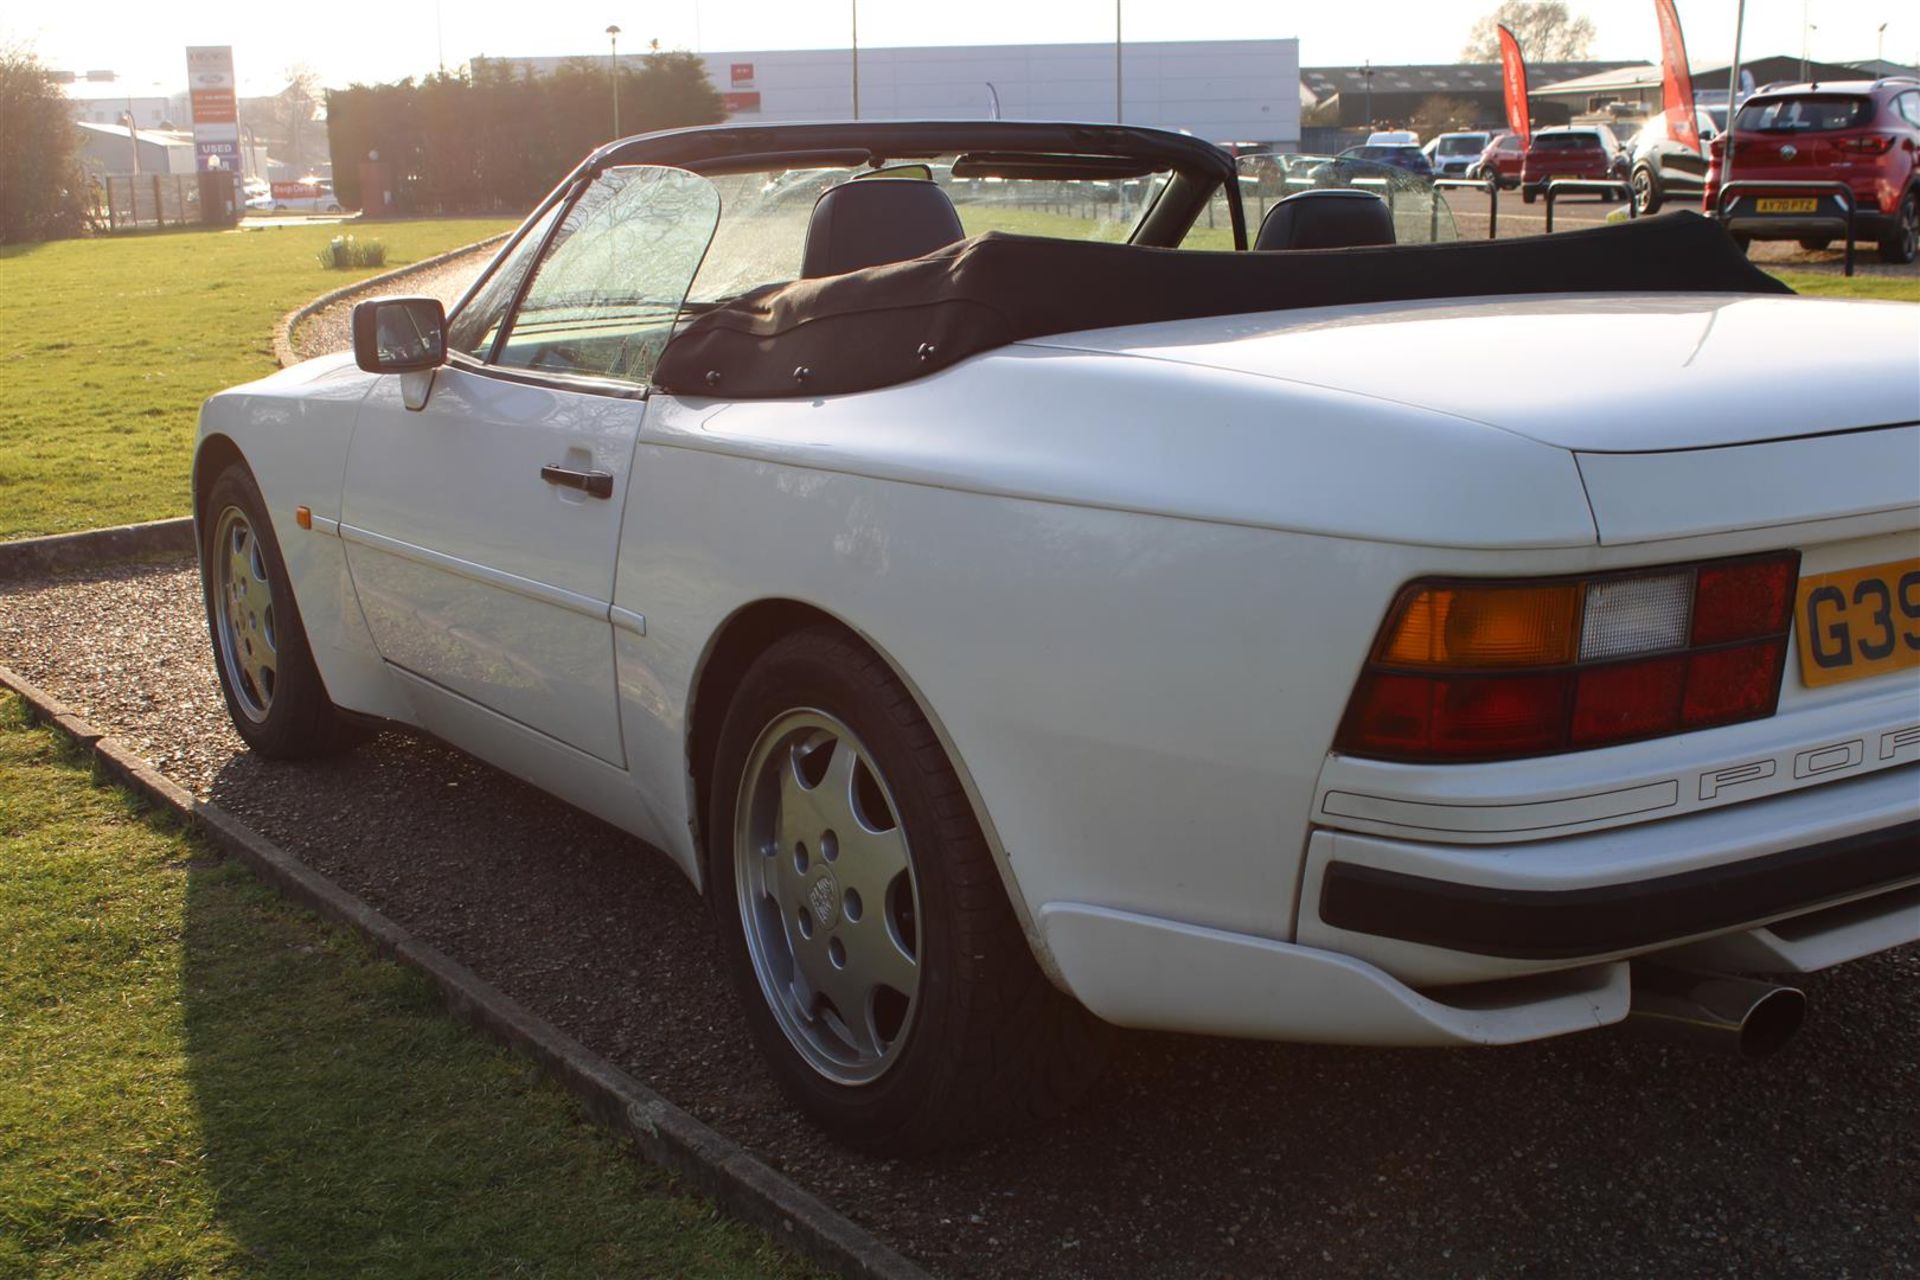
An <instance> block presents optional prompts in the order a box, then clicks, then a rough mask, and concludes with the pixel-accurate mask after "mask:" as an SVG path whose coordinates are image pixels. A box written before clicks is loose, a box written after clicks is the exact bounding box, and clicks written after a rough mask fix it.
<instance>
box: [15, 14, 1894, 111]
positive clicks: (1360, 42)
mask: <svg viewBox="0 0 1920 1280" xmlns="http://www.w3.org/2000/svg"><path fill="white" fill-rule="evenodd" d="M854 2H856V0H648V2H647V3H636V2H635V0H539V3H537V4H529V3H527V2H526V0H518V2H516V3H501V2H499V0H458V2H457V3H456V2H449V0H401V2H400V3H394V2H393V0H325V2H324V3H323V4H319V5H302V6H297V7H295V6H288V5H283V4H274V3H253V4H245V5H242V4H235V3H221V4H210V3H204V2H196V0H184V2H182V3H174V4H164V5H163V4H156V3H153V0H83V2H82V3H55V2H54V0H9V2H8V3H7V4H6V5H5V6H4V7H0V46H6V45H26V46H28V47H30V48H31V49H33V50H34V51H35V52H37V53H38V54H39V55H40V57H41V59H42V61H44V62H45V63H46V64H47V65H49V66H51V67H53V68H55V69H57V70H70V71H77V72H85V71H87V70H91V69H104V70H112V71H114V72H116V73H117V74H118V75H119V77H120V79H119V81H118V82H117V85H118V91H120V92H126V93H134V94H159V93H173V92H179V91H180V90H181V89H183V88H184V86H185V81H186V65H185V64H186V55H185V53H184V49H185V47H186V46H187V45H190V44H230V45H232V46H233V48H234V63H235V71H236V73H237V75H238V78H239V81H240V92H241V93H242V94H243V95H252V94H264V93H272V92H275V91H277V90H278V89H279V88H281V87H282V85H284V84H285V81H286V72H287V69H288V68H289V67H291V66H293V65H295V64H299V63H304V64H306V65H307V66H310V67H311V68H312V69H313V70H314V71H315V72H317V73H318V74H319V76H320V80H321V83H322V84H324V85H329V86H343V85H346V84H349V83H352V82H354V81H365V82H372V81H381V80H396V79H400V78H401V77H404V76H419V75H425V74H427V73H429V72H431V71H433V70H434V69H435V68H436V67H438V66H440V65H442V63H443V61H444V65H445V66H446V67H447V68H449V69H454V68H457V67H458V66H460V64H462V63H464V62H465V61H466V60H467V59H469V58H471V57H473V56H475V55H477V54H486V55H490V56H494V57H520V56H536V55H553V54H561V55H564V54H603V53H605V52H606V50H607V37H606V36H605V34H603V33H604V31H605V29H606V27H607V25H608V24H609V23H614V24H617V25H619V26H620V27H621V28H622V35H621V37H620V41H621V47H622V48H623V49H629V50H637V49H640V48H642V47H644V46H645V44H646V42H647V41H648V40H651V39H657V40H659V41H660V43H661V45H662V46H663V47H666V48H679V49H691V50H695V51H705V50H713V51H719V52H729V51H735V50H759V49H806V48H834V47H838V48H844V47H845V46H846V43H847V34H848V21H849V18H850V15H851V9H852V5H853V3H854ZM857 3H858V12H859V23H860V43H861V45H862V46H863V47H879V46H888V45H956V44H1015V43H1021V44H1024V43H1064V42H1070V41H1102V42H1105V41H1110V40H1112V39H1113V23H1114V5H1113V3H1112V0H967V3H966V4H964V5H940V4H934V3H929V0H857ZM1121 3H1122V5H1123V6H1124V7H1123V9H1122V15H1123V32H1124V35H1125V38H1126V39H1127V40H1128V41H1129V42H1131V41H1134V40H1141V41H1148V40H1231V39H1272V38H1276V37H1285V36H1297V37H1298V38H1299V40H1300V60H1301V62H1302V63H1303V64H1304V65H1307V66H1329V65H1333V66H1337V65H1345V64H1349V63H1359V62H1361V61H1363V60H1367V59H1371V60H1372V61H1373V62H1374V63H1376V64H1381V65H1385V64H1391V63H1404V62H1451V61H1453V60H1454V59H1455V57H1456V56H1457V55H1458V53H1459V51H1460V47H1461V45H1463V44H1464V43H1466V38H1467V33H1468V30H1469V29H1470V28H1471V27H1472V25H1473V23H1474V21H1475V19H1476V18H1478V17H1479V16H1480V15H1482V14H1484V13H1486V12H1488V11H1490V10H1491V9H1492V8H1493V7H1494V5H1495V3H1497V0H1361V3H1358V4H1328V3H1310V4H1296V5H1287V4H1279V3H1275V2H1274V0H1259V2H1253V0H1121ZM1571 7H1572V8H1573V10H1574V12H1576V13H1580V14H1584V15H1585V16H1586V17H1588V18H1590V19H1592V21H1593V23H1594V25H1595V27H1596V28H1597V29H1598V38H1597V39H1596V41H1595V42H1594V48H1593V54H1594V56H1595V57H1596V58H1609V59H1620V60H1636V61H1653V60H1655V59H1656V58H1657V57H1658V56H1659V45H1658V31H1657V28H1656V26H1655V21H1654V11H1653V4H1652V3H1651V0H1572V5H1571ZM1676 7H1677V8H1678V10H1679V13H1680V21H1681V25H1682V27H1683V28H1684V29H1685V33H1686V38H1687V47H1688V53H1689V55H1690V58H1691V60H1692V61H1694V62H1696V63H1709V62H1714V61H1719V62H1722V63H1724V62H1725V61H1726V60H1727V58H1728V57H1729V56H1730V55H1731V53H1732V48H1733V27H1734V10H1735V0H1677V5H1676ZM1883 22H1884V23H1886V24H1887V29H1886V35H1885V42H1886V43H1885V48H1886V56H1887V57H1888V58H1890V59H1894V60H1897V61H1904V62H1908V63H1916V62H1920V5H1916V4H1915V3H1914V0H1750V2H1749V3H1748V5H1747V21H1746V36H1745V40H1744V43H1743V46H1742V48H1743V50H1744V52H1745V53H1747V54H1752V55H1762V54H1774V53H1782V54H1789V55H1798V54H1799V53H1800V52H1801V50H1802V36H1803V33H1804V34H1805V35H1806V38H1807V45H1808V48H1809V50H1810V54H1811V56H1812V57H1813V58H1814V59H1815V60H1817V61H1818V60H1830V61H1841V60H1857V59H1862V58H1871V57H1874V56H1875V51H1876V31H1875V28H1876V27H1878V26H1879V25H1880V24H1881V23H1883ZM1809 28H1810V29H1809Z"/></svg>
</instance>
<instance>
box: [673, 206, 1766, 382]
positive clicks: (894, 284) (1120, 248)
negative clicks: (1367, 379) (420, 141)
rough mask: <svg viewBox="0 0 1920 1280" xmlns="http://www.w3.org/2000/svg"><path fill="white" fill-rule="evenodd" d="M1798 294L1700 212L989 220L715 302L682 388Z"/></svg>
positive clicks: (689, 340) (686, 354)
mask: <svg viewBox="0 0 1920 1280" xmlns="http://www.w3.org/2000/svg"><path fill="white" fill-rule="evenodd" d="M1623 292H1624V293H1791V292H1793V291H1792V290H1791V289H1789V288H1788V287H1787V286H1786V285H1784V284H1781V283H1780V282H1779V281H1778V280H1775V279H1774V278H1773V277H1772V276H1770V275H1768V274H1766V273H1765V272H1764V271H1761V270H1760V269H1759V268H1757V267H1755V266H1754V265H1753V264H1752V263H1750V262H1748V261H1747V259H1746V257H1745V256H1744V255H1743V254H1742V253H1741V252H1740V250H1739V249H1737V248H1736V247H1734V244H1733V242H1732V241H1731V240H1729V239H1728V238H1727V236H1726V234H1725V233H1724V232H1722V231H1721V230H1720V228H1719V227H1718V226H1717V225H1715V224H1714V223H1712V222H1710V221H1708V220H1707V219H1705V218H1702V217H1700V216H1698V215H1697V214H1692V213H1673V214H1666V215H1663V216H1661V217H1657V218H1645V219H1641V220H1639V221H1637V222H1629V223H1627V224H1625V225H1621V226H1612V227H1596V228H1593V229H1591V230H1585V231H1568V232H1562V233H1560V234H1557V235H1552V236H1530V237H1526V238H1523V239H1516V240H1459V241H1450V242H1447V243H1442V244H1418V245H1401V246H1392V247H1384V248H1365V249H1319V250H1301V251H1294V252H1286V253H1203V252H1188V251H1184V250H1179V249H1149V248H1141V247H1138V246H1135V245H1123V244H1096V243H1089V242H1084V241H1073V240H1054V239H1044V238H1039V237H1033V236H1012V235H1003V234H1000V233H998V232H989V233H988V234H986V235H983V236H976V237H974V238H973V239H970V240H963V241H961V242H960V243H958V244H955V245H951V246H949V247H947V248H945V249H942V250H940V251H938V252H936V253H930V254H928V255H926V256H925V257H922V258H915V259H913V260H912V261H910V262H900V263H894V264H891V265H888V266H882V267H870V268H868V269H867V270H865V271H855V272H851V273H849V274H847V275H842V276H829V277H826V278H824V279H817V280H796V281H794V282H793V283H791V284H784V285H778V286H775V287H774V288H771V289H766V290H762V291H759V292H757V293H753V294H749V295H747V296H745V297H743V298H740V299H737V300H735V301H733V302H730V303H728V304H726V305H725V306H723V307H720V308H718V309H716V310H714V311H711V312H708V313H707V314H705V315H702V316H700V317H699V318H698V319H696V320H694V321H693V322H692V323H691V324H689V325H688V326H687V328H686V330H685V331H684V332H682V333H681V334H680V335H679V336H678V337H676V338H675V339H674V340H673V341H672V342H670V343H669V344H668V345H667V349H666V351H665V352H663V353H662V355H661V358H660V364H659V367H658V369H657V370H656V372H655V381H656V383H657V384H658V385H659V386H661V387H662V388H664V389H665V390H667V391H670V392H673V393H675V394H679V395H688V396H703V395H704V396H718V397H722V398H725V399H760V398H767V397H773V396H814V395H838V394H842V393H845V392H850V391H869V390H872V389H874V388H876V387H885V386H891V385H893V384H895V383H899V382H907V381H910V380H911V379H914V378H918V377H923V376H925V375H926V374H929V373H932V372H934V371H935V370H937V369H943V368H945V367H947V366H948V365H951V364H954V363H955V362H957V361H960V360H964V359H966V358H967V357H968V356H971V355H975V354H978V353H979V352H982V351H988V350H991V349H993V348H994V347H1000V346H1005V345H1006V344H1007V343H1010V342H1018V341H1020V340H1021V339H1023V338H1035V337H1040V336H1042V335H1045V334H1053V333H1072V332H1075V331H1077V330H1081V329H1105V328H1112V327H1115V326H1118V325H1127V324H1144V323H1148V322H1152V321H1160V320H1190V319H1196V318H1198V317H1201V316H1220V315H1237V314H1242V313H1246V312H1257V311H1284V310H1292V309H1296V308H1301V307H1326V306H1338V305H1342V304H1347V303H1360V302H1401V301H1410V300H1414V299H1428V298H1467V297H1476V296H1489V295H1502V294H1522V293H1531V294H1541V293H1623Z"/></svg>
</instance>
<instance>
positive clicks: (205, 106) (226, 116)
mask: <svg viewBox="0 0 1920 1280" xmlns="http://www.w3.org/2000/svg"><path fill="white" fill-rule="evenodd" d="M187 94H188V97H189V98H190V100H191V101H192V104H193V149H194V154H195V157H196V165H197V167H198V168H199V169H200V171H201V172H203V173H204V172H207V171H209V170H226V171H229V172H232V173H235V174H238V172H239V169H240V166H239V164H238V163H237V162H238V160H239V156H240V114H239V111H238V103H237V102H236V101H235V99H234V93H233V46H231V45H224V44H222V45H201V46H189V47H188V49H187Z"/></svg>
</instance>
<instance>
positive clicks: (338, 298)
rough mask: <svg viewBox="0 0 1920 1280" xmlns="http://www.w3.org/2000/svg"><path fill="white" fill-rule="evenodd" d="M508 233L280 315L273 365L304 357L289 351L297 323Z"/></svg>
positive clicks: (325, 295) (340, 290) (347, 287)
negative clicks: (317, 312)
mask: <svg viewBox="0 0 1920 1280" xmlns="http://www.w3.org/2000/svg"><path fill="white" fill-rule="evenodd" d="M512 234H513V233H512V232H511V231H503V232H501V233H500V234H499V235H497V236H488V237H487V238H486V239H484V240H475V241H474V242H473V243H472V244H466V245H461V246H460V247H459V248H458V249H449V250H447V251H446V252H445V253H436V254H435V255H434V256H433V257H431V258H423V259H421V260H420V261H419V262H409V263H408V264H407V265H406V266H404V267H397V268H395V269H394V270H392V271H383V272H381V273H380V274H379V275H377V276H369V277H367V278H366V279H365V280H357V281H355V282H354V283H352V284H349V285H343V286H342V287H340V288H338V289H332V290H329V291H328V292H326V293H323V294H321V295H320V296H319V297H317V298H315V299H314V300H313V301H311V302H309V303H307V304H306V305H305V306H303V307H296V308H295V309H294V310H292V311H289V312H287V314H285V315H284V316H281V317H280V323H279V324H277V325H275V326H274V327H273V359H274V362H275V363H276V364H278V365H279V366H280V367H281V368H282V369H285V368H287V367H288V366H290V365H296V364H299V363H300V361H301V360H302V359H304V358H305V357H303V356H302V355H301V354H300V353H299V352H297V351H295V350H294V349H293V331H294V330H295V329H296V328H298V327H299V325H300V322H301V321H303V320H305V319H306V318H307V317H308V316H310V315H312V314H314V313H315V312H316V311H320V310H322V309H324V308H326V307H330V306H332V305H333V304H334V303H336V302H345V301H346V300H347V299H348V298H354V297H358V296H359V295H361V294H363V293H376V292H379V291H381V290H383V289H385V288H386V287H387V286H388V285H390V284H393V283H394V282H396V281H399V280H404V279H406V278H407V277H408V276H411V275H414V274H416V273H418V272H421V271H432V270H433V269H434V268H435V267H441V266H445V265H446V264H447V263H449V262H452V261H453V260H454V259H455V258H458V257H461V256H463V255H465V254H469V253H478V252H479V251H480V250H482V249H485V248H486V247H488V246H489V245H495V244H499V243H500V242H501V241H502V240H505V239H506V238H507V237H508V236H510V235H512Z"/></svg>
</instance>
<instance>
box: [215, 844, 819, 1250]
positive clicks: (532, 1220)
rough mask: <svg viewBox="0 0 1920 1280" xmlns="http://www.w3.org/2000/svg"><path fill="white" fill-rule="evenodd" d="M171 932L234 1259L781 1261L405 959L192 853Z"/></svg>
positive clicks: (219, 1210) (218, 1209) (221, 1217)
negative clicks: (463, 1018) (677, 1187)
mask: <svg viewBox="0 0 1920 1280" xmlns="http://www.w3.org/2000/svg"><path fill="white" fill-rule="evenodd" d="M184 941H185V974H184V982H183V988H184V1006H185V1046H186V1054H187V1074H188V1079H189V1083H190V1087H191V1089H192V1092H193V1095H194V1097H195V1099H196V1101H197V1105H198V1110H199V1114H200V1121H201V1130H202V1134H203V1137H204V1151H205V1155H204V1161H205V1165H204V1173H205V1176H206V1179H207V1182H208V1183H209V1185H210V1186H211V1189H212V1192H213V1195H214V1198H215V1206H214V1212H215V1215H216V1217H217V1220H218V1221H219V1222H220V1224H221V1226H222V1227H223V1228H224V1229H225V1230H226V1231H228V1232H229V1233H230V1234H231V1235H232V1236H233V1237H234V1238H235V1239H236V1240H237V1241H238V1242H239V1244H240V1245H241V1247H242V1248H243V1249H244V1250H245V1251H246V1253H247V1254H248V1255H249V1256H250V1257H251V1259H252V1260H253V1263H254V1264H255V1265H254V1266H253V1267H250V1268H249V1270H251V1271H257V1272H258V1273H261V1274H269V1275H309V1274H310V1275H324V1276H340V1275H355V1276H367V1275H396V1276H401V1275H405V1276H412V1275H420V1276H466V1275H502V1274H520V1273H522V1272H533V1273H538V1274H542V1275H604V1274H614V1273H619V1274H645V1275H666V1274H671V1275H771V1274H790V1273H792V1272H793V1267H792V1264H791V1263H790V1262H787V1261H786V1260H784V1259H782V1258H780V1257H779V1256H778V1255H776V1254H774V1253H773V1251H772V1250H771V1247H770V1246H769V1245H768V1244H767V1243H766V1241H765V1239H764V1237H761V1236H760V1235H759V1234H758V1233H757V1232H753V1231H750V1230H747V1229H745V1228H742V1227H740V1226H739V1225H738V1224H735V1223H731V1222H729V1221H726V1220H723V1219H719V1218H717V1217H716V1216H715V1214H714V1212H713V1211H712V1209H711V1207H710V1206H708V1205H706V1204H705V1203H703V1202H701V1201H698V1200H693V1199H689V1198H686V1197H684V1196H681V1195H678V1194H674V1193H672V1191H671V1185H670V1182H669V1180H668V1179H667V1177H666V1176H665V1175H664V1174H661V1173H660V1172H659V1171H657V1170H655V1169H652V1168H651V1167H648V1166H645V1165H642V1164H640V1163H638V1161H637V1160H635V1159H633V1158H630V1157H628V1156H626V1155H625V1154H624V1153H623V1152H622V1150H621V1149H620V1148H619V1146H618V1144H616V1143H615V1142H614V1141H613V1140H612V1139H610V1138H609V1137H607V1136H606V1135H605V1134H603V1133H601V1132H600V1131H598V1130H596V1129H593V1128H592V1127H591V1126H589V1125H588V1124H587V1123H586V1122H585V1121H584V1120H582V1119H581V1118H580V1117H579V1116H578V1114H577V1113H576V1112H575V1110H574V1109H573V1107H572V1105H571V1103H570V1102H569V1100H568V1099H566V1098H565V1097H564V1096H563V1095H562V1094H560V1093H559V1091H558V1090H557V1089H555V1088H553V1087H552V1086H551V1085H549V1084H547V1083H545V1082H544V1081H543V1080H542V1078H541V1077H540V1075H539V1073H538V1071H537V1069H536V1068H535V1067H534V1066H533V1064H532V1063H530V1062H528V1061H526V1060H524V1059H520V1058H517V1057H515V1056H512V1055H509V1054H506V1053H502V1052H499V1051H497V1050H496V1049H494V1048H493V1047H492V1046H490V1045H488V1044H486V1043H484V1042H482V1041H480V1040H479V1039H478V1037H476V1036H475V1035H474V1034H473V1033H472V1032H471V1031H469V1030H467V1029H466V1028H464V1027H462V1026H460V1025H459V1024H457V1023H455V1022H453V1021H452V1020H451V1019H450V1018H449V1017H448V1016H447V1014H446V1012H445V1010H444V1009H443V1008H442V1007H441V1005H440V1003H439V1001H438V1000H437V999H436V998H435V996H434V994H433V992H432V990H431V988H430V987H429V986H428V985H427V983H426V982H425V981H424V980H422V979H421V978H419V977H418V976H417V975H416V974H414V973H413V972H411V971H410V970H407V969H405V968H403V967H401V966H399V965H397V964H395V963H392V962H390V961H388V960H385V959H382V958H380V957H379V956H377V955H376V954H374V953H373V951H372V950H371V948H369V947H368V946H367V945H366V944H365V943H364V942H363V941H362V940H361V939H359V938H358V937H357V936H355V935H350V934H347V933H345V932H344V931H341V930H338V929H329V930H321V929H317V928H316V927H315V925H314V921H313V919H312V917H311V916H309V915H307V914H306V913H305V912H303V911H302V910H300V909H298V908H295V907H292V906H291V905H289V904H287V903H286V902H285V901H284V900H282V899H280V898H279V897H277V896H276V895H274V894H273V893H272V892H271V891H269V890H267V889H266V888H265V887H264V886H262V885H261V884H260V883H259V882H258V881H257V880H255V879H254V878H253V877H252V876H251V875H250V874H249V873H248V872H247V871H246V870H245V869H244V868H242V867H239V866H237V865H235V864H230V863H224V862H214V861H208V862H206V863H204V864H203V863H199V862H196V863H195V864H193V865H192V866H191V868H190V870H189V873H188V877H187V884H186V926H185V938H184Z"/></svg>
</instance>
